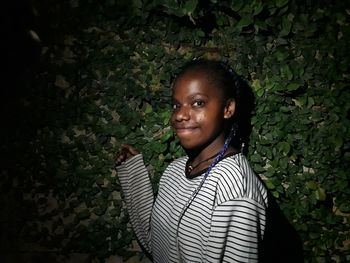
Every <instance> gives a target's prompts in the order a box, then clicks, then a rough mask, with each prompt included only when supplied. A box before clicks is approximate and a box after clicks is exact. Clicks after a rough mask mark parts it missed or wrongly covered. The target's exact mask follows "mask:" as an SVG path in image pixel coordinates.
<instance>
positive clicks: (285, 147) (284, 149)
mask: <svg viewBox="0 0 350 263" xmlns="http://www.w3.org/2000/svg"><path fill="white" fill-rule="evenodd" d="M277 148H278V150H279V152H281V153H282V154H283V155H284V156H287V155H288V154H289V152H290V148H291V147H290V144H289V143H288V142H279V143H278V144H277Z"/></svg>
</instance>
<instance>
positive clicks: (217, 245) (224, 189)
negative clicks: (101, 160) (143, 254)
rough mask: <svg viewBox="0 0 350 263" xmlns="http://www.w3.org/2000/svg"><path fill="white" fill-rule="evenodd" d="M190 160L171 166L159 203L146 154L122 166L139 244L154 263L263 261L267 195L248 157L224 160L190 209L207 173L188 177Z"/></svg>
mask: <svg viewBox="0 0 350 263" xmlns="http://www.w3.org/2000/svg"><path fill="white" fill-rule="evenodd" d="M186 161H187V157H183V158H180V159H177V160H175V161H174V162H172V163H171V164H170V165H169V166H168V167H167V169H166V170H165V172H164V174H163V176H162V178H161V181H160V184H159V192H158V196H157V198H156V201H155V203H154V204H153V202H154V200H153V194H152V186H151V184H150V181H149V177H148V173H147V170H146V168H145V166H144V164H143V160H142V155H137V156H135V157H133V158H132V159H130V160H128V161H127V162H125V163H124V164H122V165H121V166H119V167H118V175H119V178H120V182H121V185H122V189H123V193H124V195H125V201H126V204H127V208H128V211H129V214H130V218H131V224H132V226H133V228H134V231H135V233H136V236H137V237H138V239H139V241H140V242H141V243H142V245H143V246H144V247H145V248H146V249H147V250H148V252H150V253H152V255H153V259H154V262H211V263H213V262H257V261H258V248H259V247H258V244H259V242H260V241H261V240H262V237H263V235H264V229H265V217H266V215H265V211H266V207H267V191H266V189H265V187H264V186H263V184H262V183H261V182H260V180H259V179H258V178H257V177H256V176H255V174H254V173H253V171H252V169H251V168H250V166H249V164H248V161H247V160H246V158H245V156H244V155H242V154H236V155H233V156H229V157H226V158H225V159H223V160H221V161H220V162H219V163H218V164H217V165H216V166H215V167H214V168H213V169H212V171H211V172H210V174H209V176H208V178H207V179H206V181H205V182H204V184H203V186H202V187H201V189H200V191H199V192H198V194H197V195H196V196H195V198H194V199H193V201H192V202H190V204H189V205H188V200H189V199H190V198H191V197H192V195H193V192H194V191H195V190H196V188H197V187H198V186H199V184H200V182H201V179H202V176H203V175H202V176H198V177H195V178H193V179H188V178H186V175H185V172H184V171H185V165H186ZM187 205H188V207H186V206H187ZM184 211H185V212H184ZM180 219H181V220H180Z"/></svg>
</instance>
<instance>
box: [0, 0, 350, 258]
mask: <svg viewBox="0 0 350 263" xmlns="http://www.w3.org/2000/svg"><path fill="white" fill-rule="evenodd" d="M48 2H52V1H48ZM338 2H339V1H338ZM40 8H42V9H43V10H45V8H47V10H49V14H50V16H48V17H47V20H48V21H47V28H46V30H44V29H45V28H44V29H43V30H42V32H43V39H44V41H43V44H44V46H43V49H42V51H43V52H42V62H41V64H40V67H38V68H36V69H35V70H33V74H32V76H33V77H32V78H31V80H30V81H28V82H27V87H26V90H25V91H24V92H23V93H22V94H21V96H20V98H19V99H18V103H17V104H16V107H17V109H19V112H18V113H17V118H18V121H19V124H18V128H17V129H16V130H15V131H14V133H13V134H12V136H11V138H12V140H11V141H9V142H8V143H4V145H3V149H4V152H6V153H8V155H7V157H6V156H5V161H6V163H7V165H6V166H5V167H4V169H3V171H2V178H3V180H2V185H1V186H2V188H3V189H2V191H3V192H4V193H6V194H8V195H9V196H13V197H16V200H17V201H16V204H17V205H18V206H17V207H16V209H17V210H15V212H13V213H11V214H12V215H11V216H9V217H8V218H9V221H11V220H12V219H14V218H16V220H15V221H13V222H12V223H11V226H12V228H13V229H15V230H14V232H15V235H17V236H18V238H19V239H18V240H20V241H18V244H17V245H18V249H19V247H21V249H22V248H23V246H24V245H26V244H33V243H34V244H36V245H37V246H38V247H40V248H41V249H47V250H54V251H58V253H63V254H64V253H68V252H72V251H76V252H86V253H89V254H91V255H92V256H94V257H98V258H100V259H103V258H106V257H108V256H110V255H114V254H118V255H123V256H125V257H129V256H130V255H131V254H132V253H134V252H133V251H132V249H131V247H130V245H131V242H132V240H133V238H134V236H133V233H132V230H131V228H130V226H129V224H128V215H127V212H126V210H125V208H124V204H123V202H122V198H121V193H120V186H119V183H118V179H117V175H116V172H115V171H114V167H113V166H114V156H115V154H116V152H117V151H118V149H119V146H120V144H121V143H124V142H128V143H131V144H134V145H135V146H136V147H137V148H139V149H140V150H141V151H142V152H143V153H144V158H145V161H146V163H147V164H148V166H149V169H150V172H151V177H152V180H153V182H154V188H155V191H156V189H157V182H158V180H159V176H160V175H161V173H162V171H163V170H164V168H165V167H166V165H167V164H168V163H169V162H170V161H171V160H173V159H174V158H176V157H179V156H181V155H182V154H183V152H182V150H181V147H180V146H179V144H178V142H177V141H176V140H175V139H174V137H173V134H172V131H171V129H170V126H169V116H170V112H171V109H170V107H169V98H170V94H171V90H170V86H171V81H172V79H173V76H174V75H175V74H176V72H177V71H178V70H179V67H180V66H181V65H183V63H184V62H186V61H188V60H189V59H192V58H194V57H207V58H217V59H221V60H225V61H228V62H229V63H230V64H231V65H232V66H233V68H235V69H236V71H237V72H238V73H239V74H241V75H242V76H244V77H245V78H246V80H247V81H248V83H249V84H250V86H251V87H252V89H253V91H254V94H255V96H256V109H255V113H254V116H253V119H252V124H253V127H254V128H253V132H252V134H251V138H250V145H249V156H248V157H249V160H250V161H251V163H252V164H253V168H254V170H255V171H256V172H257V174H259V175H260V176H261V177H262V178H264V180H265V182H266V184H267V186H268V188H269V189H270V190H271V191H272V193H273V194H274V196H275V197H276V198H277V200H278V201H279V203H280V205H281V207H282V209H283V211H284V212H285V214H286V215H287V217H288V218H289V219H290V221H291V222H292V223H293V225H294V227H295V228H296V229H297V230H298V232H299V234H300V236H301V237H302V240H303V242H304V251H305V257H306V262H345V261H346V260H349V257H350V255H349V251H350V242H349V234H350V233H349V229H350V222H349V213H350V202H349V200H350V187H349V181H350V177H349V173H348V172H347V168H348V166H349V159H350V154H349V147H350V144H349V138H350V132H349V128H350V125H349V113H350V103H349V101H350V94H349V64H350V63H349V62H350V61H349V50H348V48H347V43H349V40H350V34H349V33H350V32H349V31H350V27H349V13H350V11H349V7H348V6H346V4H345V2H344V3H333V2H331V1H324V2H323V3H319V2H318V1H311V0H306V1H298V0H294V1H293V0H271V1H261V0H250V1H243V0H241V1H216V0H211V1H209V0H207V1H197V0H184V1H172V0H157V1H140V0H131V1H130V0H129V1H128V2H126V1H125V2H124V1H113V0H112V1H106V2H105V3H104V4H101V3H88V2H87V3H84V4H82V3H80V4H79V2H75V1H71V2H70V4H68V3H67V2H65V1H61V2H57V1H56V2H55V4H54V3H53V2H52V3H51V5H50V3H47V6H46V7H44V6H39V7H38V9H39V11H40ZM48 29H55V30H56V31H55V33H54V32H51V33H49V31H48ZM34 73H35V74H34Z"/></svg>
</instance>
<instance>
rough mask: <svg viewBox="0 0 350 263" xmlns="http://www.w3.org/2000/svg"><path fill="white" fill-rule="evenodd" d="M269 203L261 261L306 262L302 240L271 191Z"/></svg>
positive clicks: (261, 245) (260, 252)
mask: <svg viewBox="0 0 350 263" xmlns="http://www.w3.org/2000/svg"><path fill="white" fill-rule="evenodd" d="M268 204H269V207H268V208H267V210H266V226H265V234H264V239H263V242H262V243H261V244H260V249H259V250H260V251H259V254H260V260H259V262H261V263H273V262H276V263H277V262H278V263H281V262H283V263H301V262H304V259H303V247H302V241H301V239H300V237H299V235H298V233H297V232H296V230H295V229H294V228H293V226H292V225H291V224H290V223H289V221H288V219H287V218H286V217H285V215H284V214H283V212H282V211H281V209H280V208H279V206H278V204H277V202H276V200H275V198H274V197H273V196H272V195H271V193H269V195H268Z"/></svg>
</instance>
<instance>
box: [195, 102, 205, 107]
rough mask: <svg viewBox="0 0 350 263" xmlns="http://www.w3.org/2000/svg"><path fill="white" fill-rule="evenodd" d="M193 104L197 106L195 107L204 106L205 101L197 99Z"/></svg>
mask: <svg viewBox="0 0 350 263" xmlns="http://www.w3.org/2000/svg"><path fill="white" fill-rule="evenodd" d="M193 106H195V107H202V106H204V101H202V100H196V101H195V102H194V103H193Z"/></svg>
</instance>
